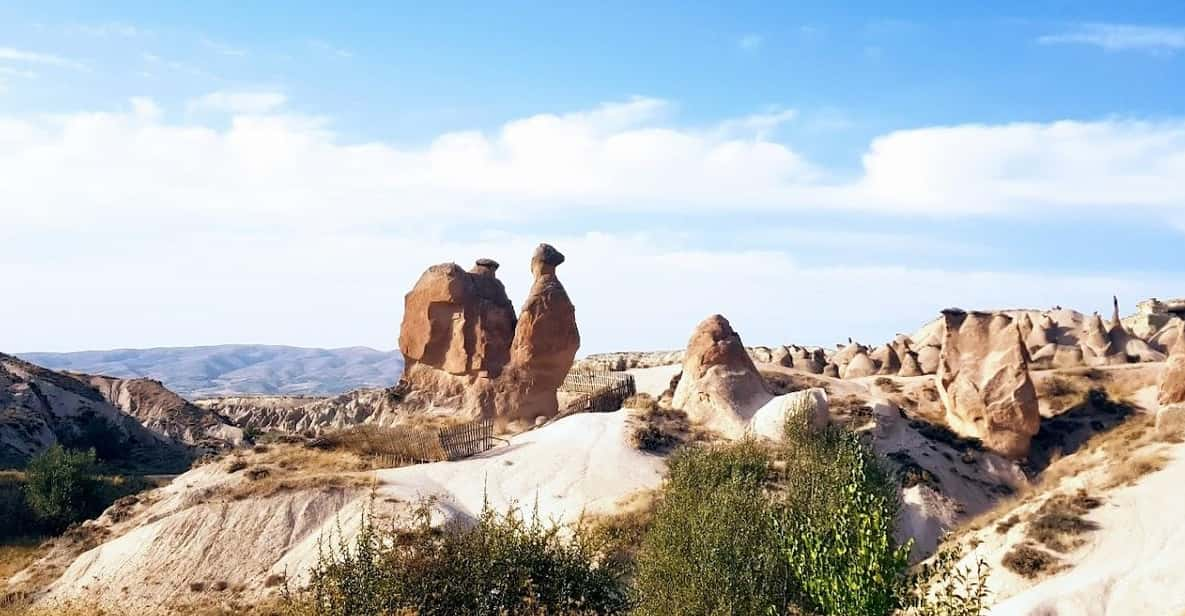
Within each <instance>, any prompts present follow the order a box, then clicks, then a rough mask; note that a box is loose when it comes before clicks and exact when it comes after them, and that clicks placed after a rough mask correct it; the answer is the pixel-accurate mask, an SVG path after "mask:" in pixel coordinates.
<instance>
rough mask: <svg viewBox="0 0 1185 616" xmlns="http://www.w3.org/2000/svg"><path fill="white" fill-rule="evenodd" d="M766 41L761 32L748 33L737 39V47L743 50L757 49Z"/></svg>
mask: <svg viewBox="0 0 1185 616" xmlns="http://www.w3.org/2000/svg"><path fill="white" fill-rule="evenodd" d="M763 43H765V37H763V36H761V35H760V34H752V33H750V34H746V35H744V36H742V37H741V38H740V40H738V41H737V47H740V48H741V50H742V51H757V50H758V49H760V48H761V45H762V44H763Z"/></svg>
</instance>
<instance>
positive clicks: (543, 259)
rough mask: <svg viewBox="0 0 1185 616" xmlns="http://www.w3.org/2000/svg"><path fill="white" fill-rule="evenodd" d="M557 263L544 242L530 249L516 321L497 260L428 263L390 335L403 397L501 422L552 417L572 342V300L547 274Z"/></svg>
mask: <svg viewBox="0 0 1185 616" xmlns="http://www.w3.org/2000/svg"><path fill="white" fill-rule="evenodd" d="M563 262H564V255H563V254H561V253H560V252H559V251H558V250H556V249H555V248H553V247H552V246H550V245H548V244H540V245H539V246H538V248H536V249H535V254H534V256H533V257H532V260H531V272H532V273H533V274H534V276H535V281H534V283H533V284H532V286H531V291H530V293H529V294H528V295H527V299H526V301H525V302H524V304H523V308H522V311H521V313H520V314H519V315H518V317H517V319H516V318H515V315H514V306H513V305H512V304H511V303H510V300H509V298H507V296H506V290H505V288H504V287H503V285H502V283H501V281H499V280H498V278H497V275H496V273H497V269H498V264H497V263H496V262H494V261H492V260H489V259H480V260H478V262H477V264H476V265H475V266H474V267H473V268H472V269H471V270H470V271H468V272H466V271H464V270H462V269H461V268H460V267H458V266H457V265H456V264H455V263H444V264H440V265H434V266H432V267H430V268H428V270H427V271H426V272H424V274H423V275H422V276H421V277H420V279H419V281H418V282H417V283H416V285H415V287H414V288H412V290H411V292H409V293H408V294H407V296H406V297H405V300H404V314H403V324H402V327H401V329H400V333H399V350H400V351H401V352H402V353H403V356H404V363H405V368H404V379H403V380H404V383H405V389H406V390H407V396H408V402H409V404H410V405H416V404H418V405H420V406H428V407H433V408H435V407H441V408H448V409H453V410H454V411H456V413H457V414H458V415H461V416H468V417H479V416H481V417H493V418H496V419H497V420H498V421H499V423H500V424H502V425H503V426H504V425H505V424H506V423H507V422H511V421H517V420H523V421H527V422H530V421H534V419H535V418H537V417H552V416H554V415H555V414H556V413H557V412H558V401H557V399H556V389H557V388H558V387H559V386H560V384H561V383H562V382H563V380H564V376H565V375H566V374H567V373H568V370H569V369H570V368H571V367H572V362H573V360H574V359H575V357H576V351H577V349H578V348H579V347H580V333H579V331H578V329H577V327H576V310H575V307H574V306H573V305H572V301H571V300H570V299H569V298H568V294H567V291H566V290H565V289H564V286H563V284H561V283H560V280H559V278H558V277H557V276H556V267H557V266H559V265H560V264H561V263H563Z"/></svg>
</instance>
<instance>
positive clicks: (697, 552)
mask: <svg viewBox="0 0 1185 616" xmlns="http://www.w3.org/2000/svg"><path fill="white" fill-rule="evenodd" d="M770 461H771V460H770V456H769V453H768V451H766V450H765V449H764V448H762V447H761V446H759V445H758V444H756V443H741V444H738V445H731V446H722V447H716V448H690V449H684V450H680V452H679V453H677V454H676V455H675V456H674V458H673V459H672V460H671V463H670V477H669V480H668V482H667V485H666V486H665V488H664V489H663V492H662V494H661V496H660V498H659V504H658V509H657V511H655V515H654V520H653V521H652V523H651V525H650V528H649V530H648V531H647V532H646V535H645V538H644V539H643V541H642V547H641V549H640V551H639V554H638V566H637V574H636V577H635V584H636V591H637V594H638V613H639V614H642V615H644V616H674V615H679V614H766V613H780V611H781V609H782V608H783V606H785V603H786V583H787V577H786V566H785V561H784V559H783V558H782V557H781V554H780V552H779V548H778V541H777V535H776V533H775V528H774V521H775V517H774V515H773V508H772V503H771V501H770V499H769V498H768V496H767V495H766V494H765V490H766V482H767V481H768V479H769V476H770Z"/></svg>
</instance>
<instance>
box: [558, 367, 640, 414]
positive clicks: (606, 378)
mask: <svg viewBox="0 0 1185 616" xmlns="http://www.w3.org/2000/svg"><path fill="white" fill-rule="evenodd" d="M560 391H565V392H569V393H576V394H580V396H579V397H577V398H576V399H575V400H573V401H572V402H570V403H569V404H568V405H567V407H566V408H565V409H564V413H565V414H569V413H576V412H582V411H583V412H608V411H616V410H617V409H619V408H621V403H622V402H625V399H626V398H628V397H630V396H632V395H634V394H635V393H637V391H638V388H637V384H636V383H635V382H634V375H632V374H625V373H621V372H570V373H568V376H566V377H564V382H563V384H561V385H560Z"/></svg>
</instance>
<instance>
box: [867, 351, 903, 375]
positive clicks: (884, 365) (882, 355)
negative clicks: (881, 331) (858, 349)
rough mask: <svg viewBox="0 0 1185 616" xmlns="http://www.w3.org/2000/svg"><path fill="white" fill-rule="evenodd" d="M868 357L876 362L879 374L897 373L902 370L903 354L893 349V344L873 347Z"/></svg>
mask: <svg viewBox="0 0 1185 616" xmlns="http://www.w3.org/2000/svg"><path fill="white" fill-rule="evenodd" d="M868 358H869V359H871V360H872V362H873V363H874V364H876V366H877V369H876V373H877V374H885V375H889V374H897V373H898V372H900V371H901V356H900V355H898V354H897V351H896V350H894V349H893V345H892V344H886V345H884V346H879V347H877V348H875V349H873V351H872V353H870V354H869V355H868Z"/></svg>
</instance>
